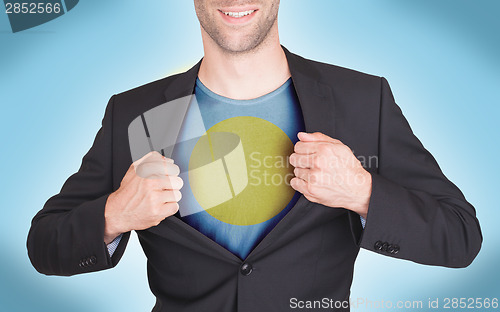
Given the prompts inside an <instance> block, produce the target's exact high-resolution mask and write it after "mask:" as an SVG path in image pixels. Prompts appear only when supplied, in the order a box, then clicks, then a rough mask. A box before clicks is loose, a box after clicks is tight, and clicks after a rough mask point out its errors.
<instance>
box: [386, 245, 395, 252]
mask: <svg viewBox="0 0 500 312" xmlns="http://www.w3.org/2000/svg"><path fill="white" fill-rule="evenodd" d="M387 252H388V253H390V254H393V253H394V245H392V244H389V246H387Z"/></svg>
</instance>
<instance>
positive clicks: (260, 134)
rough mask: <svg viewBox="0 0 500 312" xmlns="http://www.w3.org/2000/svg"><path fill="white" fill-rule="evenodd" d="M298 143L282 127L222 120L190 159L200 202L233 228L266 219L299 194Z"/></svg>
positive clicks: (193, 185) (191, 181)
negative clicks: (294, 160) (295, 181)
mask: <svg viewBox="0 0 500 312" xmlns="http://www.w3.org/2000/svg"><path fill="white" fill-rule="evenodd" d="M292 152H293V143H292V141H291V140H290V138H288V136H287V135H286V133H284V132H283V131H282V130H281V129H280V128H279V127H277V126H276V125H274V124H273V123H271V122H269V121H267V120H264V119H262V118H257V117H251V116H240V117H233V118H229V119H226V120H223V121H221V122H219V123H217V124H215V125H214V126H212V127H211V128H210V129H208V130H207V132H206V135H204V136H202V137H201V138H200V139H199V140H198V141H197V143H196V145H195V146H194V148H193V152H192V154H191V157H190V159H189V173H188V174H189V184H190V187H191V190H192V192H193V194H194V197H195V198H196V200H197V202H198V204H199V205H200V206H201V207H202V208H203V209H204V210H206V211H207V213H209V214H210V215H212V216H213V217H215V218H216V219H218V220H220V221H223V222H226V223H229V224H234V225H253V224H258V223H261V222H264V221H267V220H269V219H271V218H273V217H274V216H276V215H277V214H278V213H279V212H280V211H282V210H283V209H284V208H285V207H286V206H287V205H288V203H289V202H290V201H291V199H292V197H293V195H294V193H295V191H294V190H293V189H292V188H291V186H290V180H291V179H292V177H293V167H292V166H291V165H290V163H289V161H288V157H289V156H290V154H291V153H292Z"/></svg>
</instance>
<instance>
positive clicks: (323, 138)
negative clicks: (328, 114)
mask: <svg viewBox="0 0 500 312" xmlns="http://www.w3.org/2000/svg"><path fill="white" fill-rule="evenodd" d="M297 137H298V138H299V140H301V141H305V142H331V143H340V141H339V140H337V139H334V138H332V137H329V136H327V135H326V134H323V133H321V132H313V133H307V132H299V133H298V135H297Z"/></svg>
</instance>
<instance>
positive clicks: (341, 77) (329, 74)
mask: <svg viewBox="0 0 500 312" xmlns="http://www.w3.org/2000/svg"><path fill="white" fill-rule="evenodd" d="M294 56H295V57H296V58H297V59H298V60H299V63H301V64H303V66H301V67H302V68H303V69H304V70H305V71H308V72H313V73H314V74H315V75H317V77H320V78H321V80H322V81H324V82H327V83H334V84H336V85H344V86H345V85H355V86H359V87H366V86H369V85H376V86H378V87H380V81H381V78H382V77H381V76H377V75H373V74H369V73H365V72H361V71H358V70H355V69H351V68H347V67H342V66H338V65H333V64H329V63H325V62H320V61H316V60H312V59H307V58H304V57H302V56H299V55H294Z"/></svg>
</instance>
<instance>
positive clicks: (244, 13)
mask: <svg viewBox="0 0 500 312" xmlns="http://www.w3.org/2000/svg"><path fill="white" fill-rule="evenodd" d="M255 11H257V10H247V11H241V12H225V11H220V12H222V13H223V14H225V15H226V16H230V17H233V18H242V17H245V16H248V15H250V14H252V13H254V12H255Z"/></svg>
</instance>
